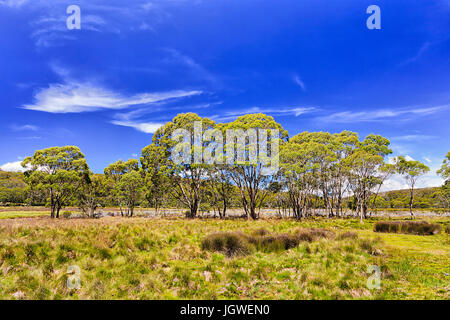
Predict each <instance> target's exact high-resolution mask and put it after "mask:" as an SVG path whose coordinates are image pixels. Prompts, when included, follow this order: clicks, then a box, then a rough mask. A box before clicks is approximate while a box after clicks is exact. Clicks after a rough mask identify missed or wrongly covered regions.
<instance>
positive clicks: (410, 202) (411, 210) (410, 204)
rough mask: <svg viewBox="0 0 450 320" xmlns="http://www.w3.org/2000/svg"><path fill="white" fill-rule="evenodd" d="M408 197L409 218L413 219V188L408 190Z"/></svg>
mask: <svg viewBox="0 0 450 320" xmlns="http://www.w3.org/2000/svg"><path fill="white" fill-rule="evenodd" d="M410 195H411V196H410V199H409V213H410V214H411V220H413V219H414V213H413V201H414V190H413V189H411V192H410Z"/></svg>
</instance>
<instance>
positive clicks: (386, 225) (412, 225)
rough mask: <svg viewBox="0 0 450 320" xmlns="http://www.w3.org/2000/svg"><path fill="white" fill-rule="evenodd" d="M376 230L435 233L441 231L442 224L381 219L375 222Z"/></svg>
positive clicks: (421, 233)
mask: <svg viewBox="0 0 450 320" xmlns="http://www.w3.org/2000/svg"><path fill="white" fill-rule="evenodd" d="M373 230H374V231H375V232H387V233H405V234H415V235H422V236H426V235H434V234H439V233H440V232H441V225H439V224H437V223H429V222H426V221H380V222H377V223H375V225H374V229H373Z"/></svg>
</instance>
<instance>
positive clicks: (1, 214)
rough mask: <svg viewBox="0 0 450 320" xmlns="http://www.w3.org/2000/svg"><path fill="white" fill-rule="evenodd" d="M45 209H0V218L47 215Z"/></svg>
mask: <svg viewBox="0 0 450 320" xmlns="http://www.w3.org/2000/svg"><path fill="white" fill-rule="evenodd" d="M49 215H50V213H49V212H45V211H0V219H14V218H32V217H42V216H49Z"/></svg>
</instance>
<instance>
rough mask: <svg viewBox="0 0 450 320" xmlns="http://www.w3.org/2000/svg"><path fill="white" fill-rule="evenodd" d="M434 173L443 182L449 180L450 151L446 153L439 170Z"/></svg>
mask: <svg viewBox="0 0 450 320" xmlns="http://www.w3.org/2000/svg"><path fill="white" fill-rule="evenodd" d="M436 173H437V174H439V175H440V176H441V177H442V178H443V179H444V180H449V179H450V151H449V152H447V155H446V156H445V159H444V161H443V162H442V166H441V168H440V169H439V170H438V171H437V172H436Z"/></svg>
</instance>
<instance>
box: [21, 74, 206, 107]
mask: <svg viewBox="0 0 450 320" xmlns="http://www.w3.org/2000/svg"><path fill="white" fill-rule="evenodd" d="M200 93H201V91H196V90H191V91H185V90H175V91H169V92H156V93H142V94H135V95H129V96H126V95H123V94H120V93H118V92H115V91H112V90H110V89H108V88H105V87H102V86H100V85H96V84H93V83H90V82H77V81H74V80H70V81H69V82H66V83H62V84H61V83H59V84H50V85H49V87H48V88H45V89H41V90H39V91H38V92H37V93H36V94H35V96H34V100H35V101H34V103H32V104H26V105H24V106H23V107H24V108H25V109H28V110H35V111H43V112H49V113H79V112H90V111H97V110H100V109H112V110H120V109H125V108H128V107H130V106H135V105H144V104H150V103H155V102H160V101H163V100H169V99H174V98H180V97H187V96H192V95H198V94H200Z"/></svg>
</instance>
